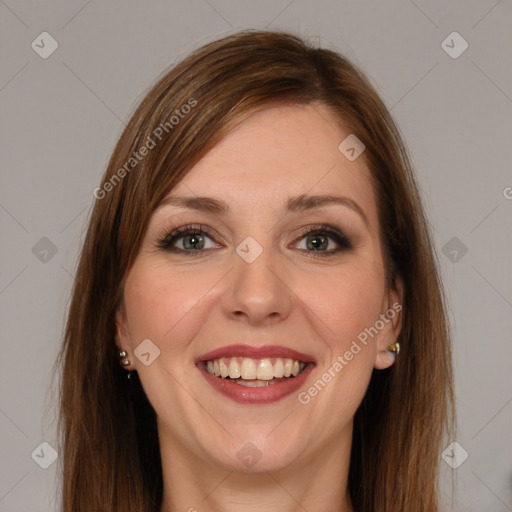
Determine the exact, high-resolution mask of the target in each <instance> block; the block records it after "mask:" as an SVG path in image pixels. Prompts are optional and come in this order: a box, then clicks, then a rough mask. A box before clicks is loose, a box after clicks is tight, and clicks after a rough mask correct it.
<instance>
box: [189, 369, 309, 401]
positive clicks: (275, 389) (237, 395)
mask: <svg viewBox="0 0 512 512" xmlns="http://www.w3.org/2000/svg"><path fill="white" fill-rule="evenodd" d="M314 366H315V365H314V364H313V363H308V364H307V366H306V368H305V369H304V371H303V372H302V373H301V374H299V375H297V376H296V377H293V378H289V379H287V380H285V381H283V382H280V383H279V384H273V385H271V386H262V387H258V388H250V387H247V386H243V385H242V384H236V383H234V382H231V381H229V380H226V379H223V378H221V377H216V376H215V375H212V374H211V373H209V372H208V371H207V370H206V368H205V364H204V362H201V363H198V364H197V367H198V368H199V370H200V371H201V373H202V374H203V375H204V378H205V379H206V380H207V381H208V382H209V383H210V384H211V385H212V387H213V388H214V389H216V390H217V391H219V392H220V393H222V394H223V395H224V396H226V397H228V398H231V400H234V401H235V402H239V403H242V404H269V403H272V402H277V401H278V400H281V399H282V398H284V397H286V396H288V395H291V394H292V393H294V392H295V391H297V390H298V389H299V388H300V387H301V386H302V385H303V384H304V382H305V380H306V379H307V378H308V375H309V373H310V372H311V370H312V369H313V367H314Z"/></svg>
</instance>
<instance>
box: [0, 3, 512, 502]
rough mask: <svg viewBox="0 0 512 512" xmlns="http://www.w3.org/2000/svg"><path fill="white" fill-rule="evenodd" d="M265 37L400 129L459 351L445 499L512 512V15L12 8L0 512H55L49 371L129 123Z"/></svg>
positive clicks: (6, 84)
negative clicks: (49, 44)
mask: <svg viewBox="0 0 512 512" xmlns="http://www.w3.org/2000/svg"><path fill="white" fill-rule="evenodd" d="M265 27H266V28H270V29H285V30H290V31H294V32H297V33H299V34H301V35H303V36H306V37H309V38H311V39H313V40H315V41H317V42H319V43H320V44H322V45H323V46H326V47H329V48H332V49H334V50H337V51H340V52H342V53H344V54H345V55H346V56H347V57H348V58H350V59H351V60H353V61H354V62H355V63H357V64H359V65H360V66H361V67H362V69H363V70H364V71H365V72H366V73H367V74H368V75H369V77H370V78H371V80H372V81H373V83H374V84H375V85H376V87H377V89H378V91H379V92H380V94H381V96H382V97H383V99H384V101H385V103H386V104H387V105H388V107H389V108H390V109H391V111H392V114H393V115H394V117H395V119H396V120H397V122H398V124H399V126H400V128H401V130H402V132H403V134H404V137H405V140H406V143H407V145H408V147H409V150H410V153H411V157H412V161H413V164H414V166H415V169H416V172H417V177H418V180H419V183H420V186H421V190H422V194H423V196H424V199H425V204H426V208H427V213H428V215H429V218H430V220H431V224H432V226H433V229H434V234H435V242H436V248H437V250H438V252H439V255H440V260H441V265H442V272H443V277H444V281H445V284H446V288H447V293H448V298H449V310H450V318H451V321H452V322H453V331H454V337H455V338H454V343H455V354H454V356H455V368H456V393H457V405H458V421H459V433H458V436H457V439H456V441H457V442H458V443H460V445H461V446H463V447H464V449H465V450H466V451H467V452H468V454H469V457H468V459H467V460H466V461H465V462H464V463H463V464H462V465H460V467H458V469H456V470H452V469H451V468H450V467H448V465H447V464H445V463H444V462H442V467H443V487H446V485H445V482H448V481H449V477H450V474H452V473H453V475H454V476H455V479H456V482H457V494H456V506H455V508H454V510H457V511H459V510H460V511H469V512H471V511H475V512H477V511H478V512H483V511H489V512H490V511H492V512H505V511H507V510H512V455H511V441H512V439H511V437H512V436H511V432H512V429H511V424H512V422H511V420H512V404H511V402H512V372H511V371H510V363H511V361H512V343H511V337H510V332H511V330H512V314H511V313H512V273H511V272H510V255H511V254H512V230H511V222H510V221H511V218H512V216H511V214H512V199H511V197H512V189H511V188H507V187H512V173H511V169H510V162H511V160H512V159H511V156H512V152H511V146H512V144H511V142H512V123H511V114H512V99H511V96H512V90H511V68H510V53H511V49H512V45H511V43H512V4H511V2H510V0H501V1H496V0H482V1H476V0H473V1H464V2H462V1H450V2H443V1H440V0H436V1H431V2H427V1H426V0H416V1H415V2H413V1H407V0H395V1H386V2H372V1H370V0H365V1H357V2H356V1H343V2H342V1H328V0H324V1H316V2H307V1H305V0H294V1H290V0H283V1H268V0H266V1H259V2H251V1H249V0H242V1H237V2H235V1H231V2H230V1H228V0H208V1H207V0H192V1H186V2H185V1H176V2H165V1H163V0H159V1H153V2H147V3H143V2H135V1H130V2H126V1H125V2H121V1H119V0H116V1H109V2H100V1H99V0H90V1H86V0H85V1H84V0H76V1H67V2H63V1H62V2H59V1H48V2H36V1H16V0H0V38H1V39H0V43H1V44H0V49H1V56H0V69H1V77H0V107H1V112H2V117H1V134H0V144H1V153H0V154H1V162H2V165H1V188H0V226H1V240H2V264H1V270H0V309H1V322H2V338H1V356H0V367H1V372H0V453H1V458H0V511H1V512H18V511H28V510H31V511H48V510H51V511H55V510H57V509H58V507H57V502H56V501H55V494H56V486H57V480H56V468H57V463H54V464H52V465H51V466H50V467H49V468H48V469H43V468H42V467H40V465H39V464H38V463H36V461H38V462H39V463H44V462H45V461H46V462H47V463H48V462H50V461H51V460H50V459H49V457H50V456H51V450H49V449H48V447H44V446H43V447H42V448H38V447H39V445H40V443H41V442H43V441H46V442H48V443H49V444H50V445H52V446H56V444H55V419H56V408H55V404H56V395H55V390H56V383H55V382H54V383H53V385H51V384H52V383H51V380H50V377H51V370H52V365H53V363H54V360H55V357H56V354H57V350H58V347H59V342H60V339H61V335H62V331H63V323H64V318H65V312H66V308H67V305H68V298H69V293H70V290H71V285H72V280H73V274H74V269H75V265H76V262H77V254H78V249H79V247H80V243H81V240H82V236H83V231H84V229H85V226H86V222H87V219H88V216H89V214H90V211H91V207H92V205H93V202H94V199H93V196H92V191H93V190H94V188H95V187H96V186H97V185H98V184H99V180H100V177H101V175H102V173H103V172H104V170H105V167H106V165H107V161H108V158H109V156H110V153H111V152H112V150H113V147H114V144H115V142H116V140H117V138H118V137H119V135H120V133H121V130H122V127H123V124H124V123H126V121H127V120H128V118H129V116H130V114H131V113H132V112H133V110H134V108H135V107H136V105H137V104H138V102H139V101H140V100H141V99H142V97H143V95H144V93H145V92H146V91H147V90H148V88H149V87H150V85H151V84H152V83H154V81H155V80H156V78H157V77H158V76H161V75H162V73H163V72H164V71H165V70H166V69H168V68H169V67H170V66H171V65H172V64H173V63H175V62H176V61H177V60H179V59H181V58H182V57H184V56H185V55H186V54H188V53H189V52H190V51H191V50H193V49H195V48H197V47H198V46H200V45H201V44H203V43H205V42H207V41H211V40H213V39H216V38H218V37H220V36H222V35H226V34H228V33H232V32H235V31H237V30H239V29H242V28H265ZM43 31H47V32H49V33H50V34H51V36H52V37H53V38H54V39H55V40H56V41H57V42H58V44H59V47H58V49H57V50H56V51H55V52H54V53H53V54H52V55H51V56H50V57H49V58H47V59H43V58H41V57H40V56H39V55H38V54H37V53H36V52H35V51H34V50H33V49H32V48H31V43H32V41H33V40H35V39H36V38H37V36H38V35H39V34H40V33H41V32H43ZM453 31H457V32H459V33H460V34H461V35H462V37H463V38H464V39H465V40H466V41H467V42H468V44H469V47H468V49H467V50H466V51H465V52H464V53H463V54H462V55H460V56H459V57H458V58H457V59H453V58H451V57H450V56H449V55H448V54H447V53H446V52H445V50H444V49H443V48H442V47H441V43H442V41H443V40H445V38H446V37H447V36H448V35H449V34H451V33H452V32H453ZM449 44H450V45H451V46H453V45H455V43H451V42H450V43H449ZM457 44H458V43H457ZM459 47H460V46H457V45H456V49H457V48H459ZM507 196H508V198H507ZM44 237H46V238H47V239H49V240H50V241H51V243H50V242H48V240H46V239H44V240H43V241H41V239H42V238H44ZM453 237H456V240H455V241H451V242H450V244H449V245H448V246H446V244H447V243H448V242H449V241H450V240H451V239H452V238H453ZM52 244H53V245H54V247H53V245H52ZM453 244H455V245H453ZM461 244H464V246H465V247H467V253H466V254H463V251H461V248H463V246H462V245H461ZM34 247H35V248H34ZM443 248H444V253H443ZM453 248H455V250H456V251H457V254H455V253H453V252H452V253H451V254H450V251H452V250H453ZM52 249H53V251H54V252H55V250H56V253H55V254H53V253H52ZM44 250H48V251H49V252H47V253H44ZM461 254H463V256H462V257H461ZM36 449H37V450H36ZM34 450H36V451H35V454H36V455H35V456H34V458H32V457H31V453H32V452H33V451H34ZM41 450H43V451H41ZM37 454H39V457H38V456H37Z"/></svg>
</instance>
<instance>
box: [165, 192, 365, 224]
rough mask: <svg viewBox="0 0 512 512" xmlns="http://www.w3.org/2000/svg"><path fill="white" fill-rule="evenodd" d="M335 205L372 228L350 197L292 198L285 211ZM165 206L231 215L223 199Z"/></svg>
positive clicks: (171, 200)
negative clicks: (357, 215)
mask: <svg viewBox="0 0 512 512" xmlns="http://www.w3.org/2000/svg"><path fill="white" fill-rule="evenodd" d="M333 204H336V205H341V206H345V207H348V208H350V209H351V210H353V211H355V212H356V213H358V214H359V216H360V217H361V218H362V219H363V221H364V223H365V224H366V226H367V227H368V228H369V227H370V223H369V221H368V218H367V216H366V214H365V213H364V210H363V209H362V208H361V207H360V206H359V205H358V204H357V203H356V202H355V201H353V200H352V199H350V198H348V197H341V196H333V195H329V194H324V195H316V196H311V195H306V194H302V195H300V196H296V197H290V198H289V199H288V200H287V202H286V207H285V209H286V210H287V211H289V212H304V211H308V210H313V209H315V208H321V207H323V206H329V205H333ZM164 206H176V207H181V208H188V209H191V210H197V211H200V212H205V213H213V214H215V215H225V214H227V213H229V205H228V204H227V203H226V202H225V201H223V200H222V199H215V198H213V197H187V196H170V197H166V198H165V199H163V200H162V201H161V202H160V204H159V205H158V207H157V209H160V208H163V207H164Z"/></svg>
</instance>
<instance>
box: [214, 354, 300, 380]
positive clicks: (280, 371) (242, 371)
mask: <svg viewBox="0 0 512 512" xmlns="http://www.w3.org/2000/svg"><path fill="white" fill-rule="evenodd" d="M305 366H306V363H304V362H301V361H298V360H297V359H289V358H281V357H276V358H272V360H270V359H251V358H248V357H231V358H229V357H222V358H220V359H212V360H210V361H207V362H206V369H207V371H208V372H209V373H211V374H212V375H216V376H217V377H223V378H226V377H229V378H231V379H238V378H242V379H244V380H253V379H259V380H272V379H273V378H276V379H281V378H283V377H290V375H293V376H294V377H296V376H297V375H298V374H299V373H300V372H301V371H302V370H303V369H304V367H305Z"/></svg>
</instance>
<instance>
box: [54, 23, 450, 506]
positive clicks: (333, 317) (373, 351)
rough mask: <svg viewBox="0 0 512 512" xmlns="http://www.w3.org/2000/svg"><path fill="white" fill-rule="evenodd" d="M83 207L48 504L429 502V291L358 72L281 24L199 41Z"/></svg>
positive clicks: (433, 456)
mask: <svg viewBox="0 0 512 512" xmlns="http://www.w3.org/2000/svg"><path fill="white" fill-rule="evenodd" d="M94 196H95V198H96V204H95V207H94V210H93V213H92V217H91V220H90V224H89V229H88V232H87V236H86V239H85V242H84V246H83V250H82V254H81V258H80V263H79V267H78V271H77V275H76V281H75V286H74V290H73V297H72V302H71V306H70V310H69V317H68V322H67V328H66V333H65V339H64V343H63V347H62V351H61V356H60V359H61V361H62V364H63V375H62V394H61V416H60V422H59V425H60V427H61V438H62V446H61V452H62V454H63V457H62V472H63V510H64V511H65V512H68V511H69V512H71V511H73V512H79V511H85V510H87V511H90V510H94V511H95V512H97V511H109V512H112V511H123V512H128V511H160V512H174V511H179V510H190V511H192V510H197V511H199V512H203V511H213V510H223V511H228V512H229V511H231V510H237V511H240V510H244V511H253V510H265V509H268V510H280V511H296V510H308V511H310V512H313V511H315V512H316V511H340V512H341V511H343V512H348V511H356V512H363V511H364V512H367V511H368V512H369V511H379V512H386V511H393V512H396V511H414V512H427V511H428V512H432V511H437V510H438V509H439V508H438V507H439V504H438V483H437V478H438V466H439V460H440V453H441V451H442V449H443V448H444V446H445V444H443V443H447V442H448V441H447V440H445V439H444V438H443V434H445V433H451V432H453V426H454V425H453V424H454V415H453V390H452V373H451V349H450V338H449V329H448V325H447V318H446V312H445V306H444V297H443V292H442V287H441V284H440V281H439V276H438V270H437V263H436V257H435V253H434V251H433V244H432V240H431V235H430V233H429V229H428V225H427V222H426V220H425V215H424V213H423V209H422V205H421V200H420V196H419V193H418V189H417V186H416V183H415V179H414V176H413V174H412V171H411V168H410V164H409V162H408V158H407V154H406V150H405V148H404V146H403V144H402V142H401V139H400V136H399V133H398V130H397V128H396V127H395V125H394V123H393V121H392V119H391V117H390V115H389V113H388V112H387V110H386V108H385V106H384V105H383V103H382V101H381V100H380V99H379V97H378V96H377V94H376V92H375V91H374V89H373V88H372V86H371V85H370V84H369V82H368V81H367V79H366V78H365V77H364V76H363V75H362V74H361V72H359V71H358V70H357V69H356V68H355V67H354V66H353V65H352V64H350V63H349V62H348V61H347V60H345V59H344V58H343V57H341V56H340V55H337V54H335V53H333V52H331V51H328V50H324V49H316V48H312V47H310V46H308V45H307V44H306V43H304V42H303V41H302V40H301V39H299V38H297V37H295V36H292V35H289V34H285V33H276V32H264V31H246V32H242V33H239V34H235V35H231V36H229V37H225V38H223V39H221V40H218V41H215V42H213V43H210V44H207V45H205V46H203V47H202V48H200V49H198V50H197V51H196V52H195V53H193V54H192V55H191V56H189V57H188V58H187V59H185V60H184V61H182V62H181V63H180V64H178V65H177V66H176V67H175V68H174V69H172V70H171V71H170V72H169V73H167V74H166V75H165V76H164V77H163V78H162V79H160V80H159V82H158V83H157V84H156V85H155V86H154V87H153V89H152V90H151V91H150V92H149V93H148V94H147V96H146V97H145V99H144V100H143V101H142V103H141V105H140V106H139V107H138V109H137V110H136V112H135V113H134V114H133V116H132V118H131V120H130V121H129V123H128V125H127V127H126V129H125V131H124V132H123V134H122V136H121V138H120V140H119V142H118V144H117V146H116V148H115V150H114V153H113V155H112V157H111V160H110V162H109V165H108V169H107V171H106V173H105V176H104V178H103V181H102V184H101V185H100V186H99V187H98V188H97V189H96V190H95V191H94Z"/></svg>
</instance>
